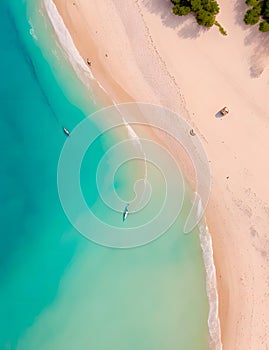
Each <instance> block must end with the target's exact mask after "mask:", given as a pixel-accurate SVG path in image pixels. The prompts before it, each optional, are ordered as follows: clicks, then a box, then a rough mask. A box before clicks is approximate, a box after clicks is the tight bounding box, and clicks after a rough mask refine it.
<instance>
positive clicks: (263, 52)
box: [55, 0, 269, 350]
mask: <svg viewBox="0 0 269 350" xmlns="http://www.w3.org/2000/svg"><path fill="white" fill-rule="evenodd" d="M55 3H56V5H57V7H58V10H59V12H60V14H61V15H62V17H63V19H64V22H65V24H66V25H67V27H68V28H69V31H70V33H71V35H72V37H73V39H74V42H75V44H76V46H77V48H78V50H79V51H80V53H81V56H82V57H83V58H84V59H85V60H86V58H87V57H89V58H90V59H91V61H92V66H91V69H92V72H93V74H94V76H95V77H96V79H98V80H99V81H100V82H101V84H102V85H103V86H104V88H105V89H106V90H107V91H108V92H109V95H110V96H111V98H112V99H113V100H114V101H117V102H126V101H131V100H136V101H141V102H149V103H157V104H160V105H163V106H166V107H168V108H171V109H172V110H174V111H176V112H177V113H180V114H181V115H182V116H183V117H184V118H186V120H188V122H189V123H190V124H191V125H192V126H193V128H194V129H195V131H196V133H198V134H199V135H200V137H201V139H202V140H203V143H204V146H205V148H206V151H207V154H208V158H209V160H210V163H211V167H212V192H211V199H210V202H209V206H208V209H207V221H208V224H209V228H210V231H211V234H212V239H213V247H214V260H215V264H216V267H217V283H218V291H219V298H220V303H219V312H220V320H221V330H222V341H223V345H224V349H225V350H226V349H227V350H242V349H244V350H247V349H253V350H266V349H269V329H268V327H269V311H268V310H269V232H268V231H269V230H268V228H269V225H268V222H269V203H268V202H269V189H268V183H267V181H268V178H269V165H268V160H267V158H268V157H267V152H268V150H269V136H268V131H269V104H268V103H267V99H266V98H267V97H268V88H269V86H268V84H269V69H268V68H269V35H268V34H261V33H259V32H258V31H257V28H249V27H246V26H245V25H244V24H243V22H242V17H243V13H244V11H245V5H244V4H243V0H242V1H236V0H230V1H225V0H219V4H220V7H221V13H220V15H219V16H218V21H219V22H221V24H222V25H223V26H224V27H225V29H226V30H227V32H228V36H227V37H224V36H222V35H221V34H220V33H219V32H218V29H217V28H216V27H215V28H212V29H210V30H204V29H202V28H200V27H199V26H198V25H197V24H196V23H195V21H194V19H193V17H192V16H188V17H184V18H179V17H176V16H174V15H172V14H171V4H170V1H169V0H125V1H120V0H113V1H112V0H106V1H103V2H101V1H98V2H97V1H96V2H93V1H90V0H73V1H71V0H55ZM241 3H242V4H241ZM225 105H227V106H228V107H229V109H230V113H229V114H228V115H227V116H226V117H225V118H216V117H215V114H216V113H217V112H218V110H219V109H220V108H221V107H223V106H225Z"/></svg>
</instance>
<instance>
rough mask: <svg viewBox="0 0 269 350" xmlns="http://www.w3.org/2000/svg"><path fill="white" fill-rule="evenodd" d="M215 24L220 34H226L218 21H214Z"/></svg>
mask: <svg viewBox="0 0 269 350" xmlns="http://www.w3.org/2000/svg"><path fill="white" fill-rule="evenodd" d="M215 25H216V26H217V27H218V28H219V31H220V33H221V34H222V35H225V36H226V35H227V32H226V30H225V29H224V28H223V27H222V25H221V24H220V23H219V22H218V21H215Z"/></svg>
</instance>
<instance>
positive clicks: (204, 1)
mask: <svg viewBox="0 0 269 350" xmlns="http://www.w3.org/2000/svg"><path fill="white" fill-rule="evenodd" d="M171 1H172V3H173V5H174V6H173V12H174V14H175V15H178V16H186V15H188V14H189V13H193V14H194V16H195V18H196V21H197V23H198V24H200V25H201V26H205V27H212V26H213V25H214V24H215V23H216V19H215V17H216V15H217V14H218V13H219V5H218V3H217V1H216V0H171ZM218 27H219V28H221V29H220V30H221V32H222V34H224V35H226V32H225V31H224V29H223V28H222V27H221V26H220V24H219V23H218Z"/></svg>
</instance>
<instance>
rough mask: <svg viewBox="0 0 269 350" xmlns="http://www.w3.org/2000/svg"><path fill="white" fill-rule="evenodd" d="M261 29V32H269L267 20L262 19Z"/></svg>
mask: <svg viewBox="0 0 269 350" xmlns="http://www.w3.org/2000/svg"><path fill="white" fill-rule="evenodd" d="M259 30H260V31H261V32H269V23H268V22H266V21H262V22H261V23H260V25H259Z"/></svg>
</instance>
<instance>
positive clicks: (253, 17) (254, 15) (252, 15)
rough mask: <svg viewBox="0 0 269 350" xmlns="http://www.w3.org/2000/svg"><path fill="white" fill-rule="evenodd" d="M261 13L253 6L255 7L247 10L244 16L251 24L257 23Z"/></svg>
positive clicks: (246, 21) (245, 20)
mask: <svg viewBox="0 0 269 350" xmlns="http://www.w3.org/2000/svg"><path fill="white" fill-rule="evenodd" d="M260 14H261V11H260V10H258V9H257V8H254V7H253V9H250V10H247V12H246V14H245V17H244V22H245V23H246V24H249V25H253V24H256V23H258V22H259V20H260Z"/></svg>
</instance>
